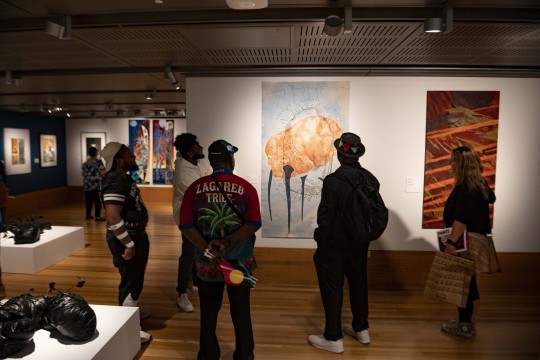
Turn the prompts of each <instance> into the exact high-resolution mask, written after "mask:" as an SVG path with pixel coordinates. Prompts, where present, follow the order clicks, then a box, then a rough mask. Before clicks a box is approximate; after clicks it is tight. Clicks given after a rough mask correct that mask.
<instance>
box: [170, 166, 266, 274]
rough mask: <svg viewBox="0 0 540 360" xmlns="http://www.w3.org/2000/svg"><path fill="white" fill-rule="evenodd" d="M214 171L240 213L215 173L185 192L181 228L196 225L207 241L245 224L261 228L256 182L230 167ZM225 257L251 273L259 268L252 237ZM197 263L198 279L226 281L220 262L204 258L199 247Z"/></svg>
mask: <svg viewBox="0 0 540 360" xmlns="http://www.w3.org/2000/svg"><path fill="white" fill-rule="evenodd" d="M214 174H215V176H216V178H217V180H218V182H219V183H220V184H221V186H222V188H223V190H224V191H225V193H226V194H227V196H228V197H229V200H230V201H231V203H232V204H233V205H234V207H235V208H236V209H237V210H238V211H239V213H240V215H241V216H238V215H237V214H236V212H235V211H234V210H233V209H232V208H231V207H230V206H229V204H228V203H227V201H226V200H225V199H224V197H223V195H222V194H221V192H220V190H219V188H218V187H217V186H216V184H215V182H214V180H213V179H212V176H204V177H202V178H200V179H198V180H196V181H195V182H193V183H192V184H191V185H190V186H189V187H188V188H187V190H186V192H185V194H184V199H183V201H182V207H181V208H180V225H179V227H180V230H182V229H189V228H192V227H196V228H197V229H198V230H199V232H200V233H201V235H202V236H203V238H204V239H205V240H206V242H207V243H208V242H210V240H212V239H223V238H225V237H226V236H227V235H230V234H232V233H233V232H234V231H235V230H236V229H238V228H239V227H240V226H242V224H243V223H247V224H250V225H252V226H254V227H256V228H259V227H260V226H261V209H260V205H259V196H258V195H257V190H255V188H254V187H253V185H251V184H250V183H249V182H248V181H247V180H245V179H243V178H241V177H239V176H236V175H234V174H233V173H232V171H231V170H229V169H216V170H214ZM224 258H225V259H234V260H237V261H238V262H240V263H242V265H244V267H245V268H246V269H248V270H249V271H250V273H251V272H252V271H253V270H255V268H256V267H257V264H256V262H255V257H254V255H253V239H252V237H249V238H247V239H244V240H243V241H240V242H237V243H235V244H233V245H231V246H230V247H228V248H227V249H225V253H224ZM195 263H196V268H197V276H198V277H199V278H201V279H203V280H205V281H224V277H223V273H222V272H221V269H220V267H219V264H218V263H217V261H215V260H211V259H208V258H207V257H205V256H204V253H203V251H202V250H201V249H199V248H197V247H196V248H195Z"/></svg>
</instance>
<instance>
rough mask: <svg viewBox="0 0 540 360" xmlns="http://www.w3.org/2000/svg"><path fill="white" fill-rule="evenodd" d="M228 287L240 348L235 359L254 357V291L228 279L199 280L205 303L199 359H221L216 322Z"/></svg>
mask: <svg viewBox="0 0 540 360" xmlns="http://www.w3.org/2000/svg"><path fill="white" fill-rule="evenodd" d="M225 286H226V287H227V295H228V297H229V303H230V312H231V319H232V322H233V326H234V335H235V338H236V348H235V351H234V354H233V359H235V360H247V359H253V358H254V357H253V349H254V348H255V344H254V342H253V329H252V327H251V313H250V295H251V290H250V288H249V287H247V286H232V285H225V282H208V281H204V280H199V299H200V307H201V332H200V339H199V341H200V349H199V354H198V355H197V359H199V360H217V359H219V358H220V356H221V350H220V348H219V343H218V339H217V336H216V326H217V319H218V313H219V309H220V308H221V303H222V301H223V288H224V287H225Z"/></svg>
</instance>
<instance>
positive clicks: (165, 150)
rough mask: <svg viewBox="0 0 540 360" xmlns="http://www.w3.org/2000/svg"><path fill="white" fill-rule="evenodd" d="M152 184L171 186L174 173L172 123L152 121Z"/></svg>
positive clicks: (169, 121)
mask: <svg viewBox="0 0 540 360" xmlns="http://www.w3.org/2000/svg"><path fill="white" fill-rule="evenodd" d="M152 129H153V132H152V137H153V140H154V141H153V152H152V153H153V157H152V183H154V184H160V185H170V184H172V177H173V172H174V122H173V120H165V119H160V120H153V124H152Z"/></svg>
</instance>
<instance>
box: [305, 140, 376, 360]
mask: <svg viewBox="0 0 540 360" xmlns="http://www.w3.org/2000/svg"><path fill="white" fill-rule="evenodd" d="M334 147H335V148H336V151H337V159H338V161H339V163H340V165H341V166H340V167H339V168H337V169H336V171H335V172H334V173H332V174H330V175H328V176H326V177H325V179H324V181H323V188H322V194H321V202H320V204H319V208H318V210H317V225H318V228H317V229H315V233H314V236H313V237H314V239H315V241H316V242H317V250H316V251H315V255H314V256H313V260H314V263H315V268H316V271H317V278H318V280H319V289H320V293H321V298H322V302H323V307H324V313H325V318H326V321H325V328H324V333H323V335H310V336H309V338H308V341H309V343H310V344H311V345H313V346H314V347H316V348H318V349H322V350H327V351H330V352H334V353H342V352H343V350H344V349H343V340H342V338H343V331H344V332H345V333H346V334H348V335H350V336H352V337H353V338H355V339H356V340H357V341H359V342H360V343H362V344H369V343H370V337H369V332H368V328H369V324H368V289H367V254H368V248H369V243H370V241H369V239H366V241H360V242H359V241H356V240H353V239H351V237H350V236H346V235H345V234H344V230H343V229H349V228H351V225H348V224H345V223H344V222H347V218H345V217H342V216H339V214H341V213H343V211H346V209H343V207H344V204H347V199H350V198H351V197H352V194H353V191H355V190H354V188H353V187H352V186H351V185H350V184H349V183H348V182H347V180H346V179H344V178H343V177H344V176H345V177H347V178H348V179H351V180H353V183H354V180H355V179H359V177H360V176H362V177H363V178H364V179H365V180H366V181H367V183H368V184H369V185H370V186H371V187H373V188H375V189H377V190H378V189H379V181H378V180H377V178H375V176H373V174H371V173H370V172H369V171H368V170H366V169H365V168H363V167H361V166H360V163H359V161H358V160H359V158H360V157H361V156H362V155H364V153H365V151H366V148H365V146H364V145H363V144H362V141H361V140H360V137H359V136H358V135H356V134H353V133H343V134H342V135H341V137H340V138H339V139H336V140H335V141H334ZM345 277H347V281H348V283H349V298H350V304H351V311H352V315H353V321H352V324H350V325H349V324H347V325H345V326H344V327H343V329H342V327H341V309H342V304H343V284H344V278H345Z"/></svg>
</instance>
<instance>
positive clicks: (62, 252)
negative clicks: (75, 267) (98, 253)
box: [0, 226, 84, 274]
mask: <svg viewBox="0 0 540 360" xmlns="http://www.w3.org/2000/svg"><path fill="white" fill-rule="evenodd" d="M8 234H9V235H11V233H10V232H8ZM0 246H1V248H0V255H1V258H0V261H1V264H2V271H3V272H9V273H23V274H36V273H38V272H39V271H41V270H43V269H45V268H46V267H48V266H50V265H52V264H54V263H56V262H58V261H60V260H62V259H65V258H66V257H68V256H70V255H72V254H74V253H76V252H77V251H79V250H82V249H84V229H83V228H82V227H75V226H53V227H52V228H51V230H45V231H44V232H43V234H41V237H40V239H39V241H37V242H35V243H33V244H20V245H15V241H14V240H13V239H12V238H8V237H4V236H3V235H2V239H1V244H0Z"/></svg>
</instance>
